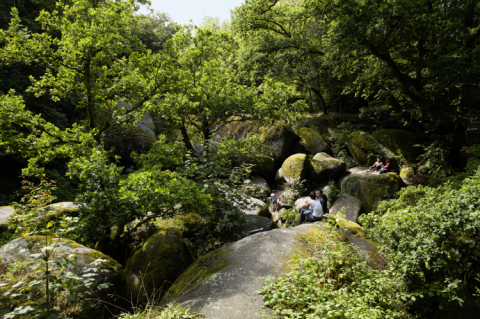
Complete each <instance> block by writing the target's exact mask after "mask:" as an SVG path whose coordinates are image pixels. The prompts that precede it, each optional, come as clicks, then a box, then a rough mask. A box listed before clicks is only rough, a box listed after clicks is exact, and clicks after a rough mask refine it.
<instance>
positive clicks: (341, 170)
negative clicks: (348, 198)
mask: <svg viewBox="0 0 480 319" xmlns="http://www.w3.org/2000/svg"><path fill="white" fill-rule="evenodd" d="M309 164H310V165H309V173H310V174H309V178H310V179H313V180H315V181H318V182H322V181H328V180H329V179H331V178H335V177H339V176H342V175H343V174H345V171H346V166H345V163H344V162H343V161H341V160H338V159H336V158H333V157H331V156H330V155H328V154H327V153H317V154H315V156H314V157H313V158H312V159H310V160H309Z"/></svg>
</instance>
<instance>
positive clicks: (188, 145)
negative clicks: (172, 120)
mask: <svg viewBox="0 0 480 319" xmlns="http://www.w3.org/2000/svg"><path fill="white" fill-rule="evenodd" d="M180 132H181V133H182V137H183V143H185V147H186V148H187V150H189V151H191V152H192V154H193V155H197V154H196V153H195V150H194V149H193V145H192V143H191V142H190V137H188V133H187V128H186V127H185V124H182V125H181V126H180Z"/></svg>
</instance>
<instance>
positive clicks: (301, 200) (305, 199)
mask: <svg viewBox="0 0 480 319" xmlns="http://www.w3.org/2000/svg"><path fill="white" fill-rule="evenodd" d="M311 200H312V199H311V198H310V196H305V197H302V198H299V199H297V200H296V201H295V211H297V212H298V210H299V209H300V208H302V206H303V205H305V202H309V201H311Z"/></svg>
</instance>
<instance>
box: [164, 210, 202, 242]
mask: <svg viewBox="0 0 480 319" xmlns="http://www.w3.org/2000/svg"><path fill="white" fill-rule="evenodd" d="M201 220H202V217H201V216H200V215H199V214H197V213H183V212H178V213H176V214H175V215H174V216H173V217H172V218H157V219H156V220H155V225H156V226H157V227H158V228H159V229H165V228H169V227H175V228H176V229H178V230H179V231H180V232H181V233H182V236H183V237H190V235H193V234H191V232H192V230H193V228H194V227H195V226H196V225H197V224H198V223H199V222H200V221H201Z"/></svg>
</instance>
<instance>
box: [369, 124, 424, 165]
mask: <svg viewBox="0 0 480 319" xmlns="http://www.w3.org/2000/svg"><path fill="white" fill-rule="evenodd" d="M372 137H373V138H374V139H375V140H377V141H378V142H379V143H380V144H382V145H383V146H385V147H386V148H387V149H388V150H389V151H391V152H392V153H393V154H395V155H400V156H402V157H403V158H404V159H406V160H407V161H409V162H415V161H416V159H417V156H418V155H420V149H419V148H418V147H415V146H414V145H415V144H417V143H418V142H417V139H416V137H415V135H413V134H412V133H409V132H406V131H402V130H379V131H375V132H373V133H372Z"/></svg>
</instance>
